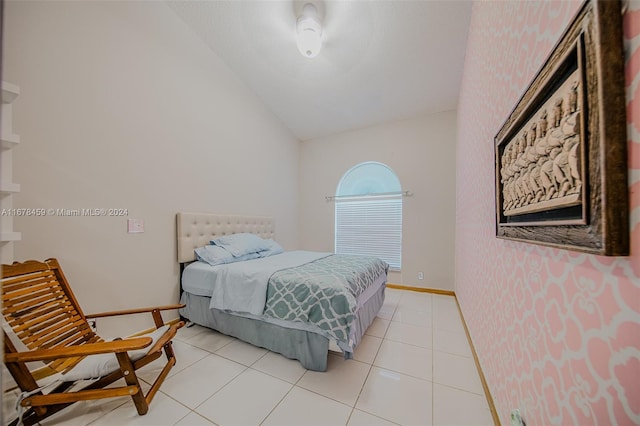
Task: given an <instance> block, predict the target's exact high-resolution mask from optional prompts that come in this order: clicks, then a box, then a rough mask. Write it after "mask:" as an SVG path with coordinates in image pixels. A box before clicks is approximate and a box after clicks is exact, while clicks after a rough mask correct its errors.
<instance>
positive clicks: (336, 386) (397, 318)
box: [3, 289, 493, 426]
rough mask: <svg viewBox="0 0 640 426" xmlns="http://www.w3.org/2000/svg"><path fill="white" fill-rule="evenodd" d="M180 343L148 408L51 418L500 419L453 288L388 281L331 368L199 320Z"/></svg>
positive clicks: (99, 404) (145, 421)
mask: <svg viewBox="0 0 640 426" xmlns="http://www.w3.org/2000/svg"><path fill="white" fill-rule="evenodd" d="M174 348H175V352H176V357H177V360H178V362H177V364H176V366H175V367H174V368H173V370H172V371H171V374H170V376H169V377H168V378H167V380H166V381H165V383H164V384H163V386H162V388H161V391H160V392H158V394H157V395H156V397H155V399H154V401H153V402H152V404H151V408H150V411H149V413H148V414H147V415H146V416H138V415H137V413H136V411H135V408H134V407H133V404H132V402H131V400H130V399H129V398H116V399H112V400H102V401H92V402H82V403H78V404H75V406H72V407H70V408H69V409H67V410H66V411H63V412H61V413H58V414H56V415H55V416H53V417H51V418H50V419H47V421H45V422H43V423H42V425H43V426H44V425H62V424H64V425H79V426H80V425H154V426H158V425H180V426H187V425H189V426H191V425H393V424H399V425H492V424H493V421H492V417H491V413H490V411H489V407H488V405H487V402H486V399H485V396H484V393H483V389H482V385H481V382H480V379H479V376H478V373H477V371H476V368H475V364H474V362H473V358H472V355H471V350H470V348H469V345H468V342H467V339H466V335H465V333H464V328H463V326H462V322H461V319H460V316H459V314H458V309H457V306H456V303H455V300H454V298H453V297H451V296H440V295H434V294H428V293H418V292H412V291H405V290H394V289H388V290H387V296H386V301H385V305H384V307H383V309H382V310H381V311H380V314H379V317H378V318H376V320H375V321H374V323H373V324H372V325H371V327H369V329H368V330H367V332H366V336H365V337H364V339H363V341H362V343H361V344H360V345H359V346H358V348H357V350H356V353H355V356H354V359H353V360H348V361H345V360H344V359H343V358H342V357H341V356H340V355H337V354H333V353H332V354H330V355H329V363H328V364H329V366H328V370H327V371H326V372H324V373H319V372H315V371H307V370H305V369H304V368H303V367H302V366H301V365H300V363H299V362H297V361H293V360H289V359H286V358H284V357H283V356H281V355H278V354H275V353H272V352H268V351H266V350H264V349H260V348H256V347H254V346H251V345H249V344H246V343H244V342H241V341H239V340H236V339H233V338H230V337H228V336H224V335H221V334H219V333H217V332H215V331H212V330H209V329H206V328H203V327H199V326H194V327H191V328H183V329H181V330H180V331H179V332H178V335H177V336H176V339H175V340H174ZM154 368H157V367H156V366H154V364H151V365H149V366H147V367H146V371H143V372H141V377H142V378H143V379H145V380H151V377H153V373H154V371H153V370H154ZM5 399H6V398H5ZM3 405H4V409H5V410H6V409H7V403H6V401H5V404H3ZM5 418H6V416H5Z"/></svg>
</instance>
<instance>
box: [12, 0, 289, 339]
mask: <svg viewBox="0 0 640 426" xmlns="http://www.w3.org/2000/svg"><path fill="white" fill-rule="evenodd" d="M4 13H5V28H4V30H5V33H4V39H3V42H4V46H3V47H4V49H3V56H4V57H3V66H4V68H3V78H4V79H5V80H7V81H9V82H11V83H14V84H17V85H18V86H20V88H21V91H22V93H21V95H20V97H19V98H18V99H17V100H16V103H15V109H14V131H15V132H16V133H18V134H20V135H21V138H22V143H21V144H20V146H18V147H17V148H15V149H14V157H13V160H14V180H15V182H17V183H20V184H21V186H22V192H21V193H20V194H18V195H16V196H15V198H14V207H16V208H19V207H22V208H65V209H82V208H126V209H128V217H129V218H138V219H143V220H144V223H145V228H146V230H145V233H144V234H137V235H136V234H127V233H126V222H127V217H51V216H47V217H25V218H19V219H17V220H15V224H14V228H15V229H16V230H17V231H20V232H22V236H23V239H22V241H20V242H17V243H16V244H15V259H16V260H26V259H44V258H47V257H57V258H58V259H59V260H60V261H61V263H62V266H63V268H64V270H65V273H66V275H67V278H69V280H70V282H71V284H72V286H73V287H74V290H75V292H76V296H77V297H78V299H79V300H80V303H81V304H82V306H83V307H84V310H85V312H96V311H103V310H113V309H120V308H127V307H132V306H139V305H156V304H168V303H174V302H177V300H178V289H179V286H178V276H179V266H178V263H177V261H176V243H175V214H176V212H178V211H181V210H182V211H211V212H218V213H235V214H245V215H251V214H253V215H256V214H258V215H272V216H274V217H275V221H276V229H277V230H276V232H277V238H278V241H279V242H281V243H282V245H283V246H284V247H285V248H288V249H294V248H297V244H298V210H297V208H298V200H297V197H298V184H297V177H298V158H299V142H298V141H297V140H296V138H295V137H294V136H293V135H292V134H291V133H290V132H289V131H288V130H287V129H286V128H285V127H284V126H283V125H282V124H281V122H280V121H279V120H277V119H276V118H275V116H274V115H273V114H272V113H271V112H270V111H268V110H267V109H266V108H265V107H264V106H263V104H261V102H260V101H259V100H258V99H257V97H256V96H255V95H254V94H253V93H252V92H250V91H249V90H248V89H247V88H246V86H244V85H243V84H242V83H241V82H240V81H239V80H238V79H237V78H236V77H235V76H234V75H233V74H232V73H231V72H230V71H229V69H228V68H227V67H226V66H225V65H224V64H223V63H222V61H221V60H220V59H219V58H218V57H217V56H215V55H214V54H213V53H212V52H211V51H210V50H209V49H208V48H207V47H206V46H205V45H204V44H203V43H202V42H201V41H200V39H198V38H197V37H196V36H195V35H194V34H193V33H192V32H191V31H190V30H188V29H187V27H186V26H185V25H184V24H183V23H182V21H180V20H179V19H178V18H177V17H176V16H175V15H174V14H173V12H171V10H170V9H169V8H168V7H167V6H166V5H165V4H164V3H162V2H112V1H108V2H102V1H99V2H58V1H46V2H22V1H20V2H14V1H8V2H5V10H4ZM170 316H171V317H175V316H176V313H172V314H171V315H170ZM150 325H151V322H150V321H147V319H146V317H145V318H140V317H135V318H132V319H131V320H130V321H129V322H128V323H127V324H126V329H125V328H123V327H125V326H121V325H116V324H115V322H113V321H111V320H100V322H99V323H98V326H99V331H100V328H102V331H103V332H105V333H107V335H114V334H120V335H122V334H126V332H128V331H129V330H131V331H134V330H139V329H142V328H146V327H148V326H150Z"/></svg>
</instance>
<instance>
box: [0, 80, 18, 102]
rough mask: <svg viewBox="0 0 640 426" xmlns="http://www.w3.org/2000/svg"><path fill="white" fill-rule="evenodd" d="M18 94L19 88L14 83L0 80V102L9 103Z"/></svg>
mask: <svg viewBox="0 0 640 426" xmlns="http://www.w3.org/2000/svg"><path fill="white" fill-rule="evenodd" d="M19 95H20V88H19V87H18V86H16V85H15V84H11V83H7V82H6V81H3V82H2V103H3V104H10V103H11V102H13V101H14V100H15V99H16V98H17V97H18V96H19Z"/></svg>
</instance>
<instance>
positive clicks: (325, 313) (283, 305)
mask: <svg viewBox="0 0 640 426" xmlns="http://www.w3.org/2000/svg"><path fill="white" fill-rule="evenodd" d="M388 269H389V265H388V264H387V263H386V262H384V261H382V260H380V259H378V258H375V257H368V256H341V255H330V256H327V257H323V258H321V259H317V260H314V261H312V262H309V263H305V264H304V265H301V266H297V267H294V268H288V269H284V270H280V271H278V272H275V273H274V274H273V275H271V278H270V279H269V283H268V288H267V298H266V299H267V300H266V305H265V310H264V314H265V315H267V316H271V317H274V318H279V319H282V320H287V321H299V322H306V323H309V324H312V325H315V326H316V327H318V328H319V329H320V330H322V331H323V332H324V334H326V335H327V336H328V337H331V338H333V339H335V340H336V342H337V343H338V346H340V348H341V349H342V350H344V351H346V352H352V351H353V342H351V341H350V331H351V328H352V326H353V321H354V319H355V312H356V308H357V303H356V298H357V297H358V296H359V295H360V294H362V293H363V292H364V291H365V290H366V289H367V287H368V286H369V285H371V283H373V282H374V281H375V279H376V278H377V277H378V276H379V275H380V274H381V273H382V272H385V273H386V272H387V271H388Z"/></svg>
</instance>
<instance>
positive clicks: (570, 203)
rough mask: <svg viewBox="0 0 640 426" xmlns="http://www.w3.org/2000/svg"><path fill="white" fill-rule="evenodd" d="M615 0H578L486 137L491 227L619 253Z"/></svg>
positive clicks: (623, 149) (623, 193)
mask: <svg viewBox="0 0 640 426" xmlns="http://www.w3.org/2000/svg"><path fill="white" fill-rule="evenodd" d="M622 40H623V39H622V17H621V5H620V2H619V1H596V0H589V1H586V2H585V3H584V4H583V6H582V7H581V9H580V11H579V12H578V14H577V15H576V17H575V18H574V20H573V21H572V22H571V24H570V25H569V27H568V28H567V29H566V31H565V32H564V34H563V35H562V37H561V38H560V40H559V42H558V43H557V44H556V46H555V48H554V49H553V51H552V52H551V54H550V56H549V57H548V59H547V60H546V62H545V63H544V65H543V67H542V68H541V70H540V71H539V72H538V74H537V75H536V77H535V78H534V80H533V81H532V82H531V84H530V85H529V87H528V88H527V90H526V91H525V93H524V94H523V95H522V97H521V98H520V100H519V101H518V103H517V104H516V106H515V108H514V109H513V111H512V113H511V114H510V116H509V117H508V118H507V120H506V121H505V123H504V124H503V126H502V128H501V129H500V130H499V132H498V134H497V135H496V137H495V173H496V236H497V237H498V238H504V239H511V240H518V241H526V242H531V243H536V244H543V245H548V246H553V247H558V248H564V249H568V250H578V251H583V252H588V253H594V254H600V255H609V256H614V255H615V256H624V255H628V254H629V208H628V183H627V168H628V165H627V138H626V116H625V113H626V109H625V91H624V87H625V81H624V54H623V42H622Z"/></svg>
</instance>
